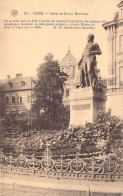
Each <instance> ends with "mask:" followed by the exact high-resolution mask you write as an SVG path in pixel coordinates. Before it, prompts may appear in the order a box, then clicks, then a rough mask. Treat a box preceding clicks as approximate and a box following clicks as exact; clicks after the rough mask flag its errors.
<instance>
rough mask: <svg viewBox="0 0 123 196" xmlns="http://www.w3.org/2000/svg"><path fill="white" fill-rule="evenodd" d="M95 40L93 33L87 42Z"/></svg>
mask: <svg viewBox="0 0 123 196" xmlns="http://www.w3.org/2000/svg"><path fill="white" fill-rule="evenodd" d="M93 40H94V34H91V33H90V34H89V35H88V38H87V41H88V42H90V41H93Z"/></svg>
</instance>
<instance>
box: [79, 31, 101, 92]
mask: <svg viewBox="0 0 123 196" xmlns="http://www.w3.org/2000/svg"><path fill="white" fill-rule="evenodd" d="M101 54H102V52H101V50H100V47H99V45H98V44H97V43H94V35H93V34H89V35H88V38H87V45H86V47H85V49H84V52H83V55H82V58H81V60H80V61H79V63H78V68H79V69H81V76H80V87H81V88H83V87H88V86H93V87H96V86H97V85H98V78H97V74H96V73H95V69H94V68H95V66H96V55H101Z"/></svg>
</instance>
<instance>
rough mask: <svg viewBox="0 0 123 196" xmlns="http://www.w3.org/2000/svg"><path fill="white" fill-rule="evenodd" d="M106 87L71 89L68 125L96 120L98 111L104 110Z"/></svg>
mask: <svg viewBox="0 0 123 196" xmlns="http://www.w3.org/2000/svg"><path fill="white" fill-rule="evenodd" d="M105 94H106V88H92V87H85V88H78V89H76V88H75V89H72V90H71V94H70V126H71V125H84V124H85V123H86V121H87V122H93V121H95V120H96V118H97V115H98V113H99V112H100V111H105V103H106V95H105Z"/></svg>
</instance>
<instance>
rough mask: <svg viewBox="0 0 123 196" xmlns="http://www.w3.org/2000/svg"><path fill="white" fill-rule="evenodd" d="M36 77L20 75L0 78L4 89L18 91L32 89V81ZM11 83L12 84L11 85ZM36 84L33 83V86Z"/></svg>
mask: <svg viewBox="0 0 123 196" xmlns="http://www.w3.org/2000/svg"><path fill="white" fill-rule="evenodd" d="M35 80H36V76H34V77H20V78H8V79H3V80H0V84H1V85H2V86H3V89H4V91H18V90H28V89H31V81H35ZM9 84H12V85H10V86H9ZM33 86H34V85H32V87H33Z"/></svg>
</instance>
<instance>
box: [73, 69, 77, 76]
mask: <svg viewBox="0 0 123 196" xmlns="http://www.w3.org/2000/svg"><path fill="white" fill-rule="evenodd" d="M75 74H76V67H73V75H75Z"/></svg>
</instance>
